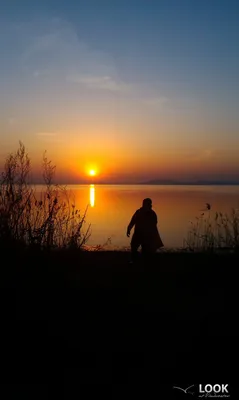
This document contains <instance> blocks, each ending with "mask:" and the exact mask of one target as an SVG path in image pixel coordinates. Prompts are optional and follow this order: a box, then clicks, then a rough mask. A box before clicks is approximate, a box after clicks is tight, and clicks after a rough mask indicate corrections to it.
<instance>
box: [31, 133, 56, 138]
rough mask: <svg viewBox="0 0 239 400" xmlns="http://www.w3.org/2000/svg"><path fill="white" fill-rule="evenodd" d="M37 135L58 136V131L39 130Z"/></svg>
mask: <svg viewBox="0 0 239 400" xmlns="http://www.w3.org/2000/svg"><path fill="white" fill-rule="evenodd" d="M36 136H40V137H56V136H57V133H56V132H37V133H36Z"/></svg>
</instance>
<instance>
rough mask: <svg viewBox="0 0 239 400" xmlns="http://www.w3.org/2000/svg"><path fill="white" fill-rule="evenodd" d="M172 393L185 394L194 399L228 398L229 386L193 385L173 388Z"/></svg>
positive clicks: (226, 384) (225, 384)
mask: <svg viewBox="0 0 239 400" xmlns="http://www.w3.org/2000/svg"><path fill="white" fill-rule="evenodd" d="M173 389H174V391H175V392H176V391H177V392H178V393H179V392H181V394H182V393H185V394H187V395H189V396H194V397H196V398H217V399H218V398H229V397H230V393H229V384H228V383H223V384H219V383H216V384H209V383H208V384H206V385H205V384H202V383H200V384H198V385H197V384H193V385H190V386H187V387H186V388H185V387H184V386H173Z"/></svg>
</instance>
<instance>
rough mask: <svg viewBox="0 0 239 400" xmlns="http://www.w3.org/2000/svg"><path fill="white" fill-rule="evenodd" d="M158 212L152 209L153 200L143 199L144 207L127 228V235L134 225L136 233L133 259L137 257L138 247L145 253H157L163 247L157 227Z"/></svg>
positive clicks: (133, 244)
mask: <svg viewBox="0 0 239 400" xmlns="http://www.w3.org/2000/svg"><path fill="white" fill-rule="evenodd" d="M157 223H158V219H157V214H156V213H155V211H153V210H152V200H151V199H149V198H147V199H144V200H143V204H142V207H141V208H139V209H138V210H137V211H136V212H135V213H134V215H133V217H132V218H131V221H130V223H129V225H128V228H127V236H128V237H129V236H130V231H131V229H132V228H133V227H135V228H134V234H133V236H132V239H131V254H132V261H134V260H135V259H136V257H137V252H138V248H139V247H140V246H141V248H142V253H143V254H147V255H148V254H152V253H155V252H156V250H157V249H159V248H160V247H163V246H164V245H163V242H162V240H161V238H160V235H159V232H158V228H157Z"/></svg>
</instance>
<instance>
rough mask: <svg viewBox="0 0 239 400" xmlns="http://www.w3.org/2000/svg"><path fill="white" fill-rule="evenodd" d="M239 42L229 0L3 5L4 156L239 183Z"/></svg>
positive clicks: (113, 173) (237, 9)
mask: <svg viewBox="0 0 239 400" xmlns="http://www.w3.org/2000/svg"><path fill="white" fill-rule="evenodd" d="M238 39H239V5H238V2H236V1H230V0H228V1H226V0H225V1H219V0H207V1H197V0H195V1H192V0H191V1H189V0H188V1H185V0H180V1H178V0H177V1H176V0H174V1H172V0H167V1H160V0H157V1H154V0H152V1H150V0H148V1H146V0H145V1H141V0H137V1H133V0H131V1H130V0H128V1H124V0H121V1H118V0H114V1H104V0H98V1H96V0H95V1H91V0H87V1H77V2H76V1H71V0H68V1H65V0H64V1H51V0H48V1H44V0H42V1H34V0H32V1H24V0H21V1H18V0H15V1H14V0H12V1H10V0H8V1H5V0H1V1H0V52H1V64H0V139H1V142H2V150H1V153H0V159H1V158H2V159H3V157H4V156H5V154H6V153H7V152H9V151H11V150H12V149H14V148H16V146H17V143H18V141H19V140H22V141H23V142H24V143H25V145H26V147H27V148H28V149H29V152H30V153H32V154H33V156H34V159H35V160H37V159H38V158H39V157H40V155H41V154H42V152H43V151H44V149H45V148H47V149H48V150H49V151H50V154H51V155H52V157H53V158H54V159H56V161H57V162H58V163H59V162H61V163H62V165H64V170H65V171H67V173H66V176H67V174H68V176H69V175H72V174H73V175H74V177H76V175H75V174H76V172H75V171H76V168H79V174H82V173H83V171H81V166H78V164H77V163H78V161H77V160H79V159H82V160H83V163H84V165H85V164H87V163H96V164H98V165H99V170H101V171H102V176H103V175H104V173H103V172H104V171H105V174H106V176H108V177H111V178H112V179H113V177H114V178H115V179H118V180H119V181H120V180H121V179H122V180H127V179H132V176H135V179H136V181H137V179H140V180H141V179H142V178H147V177H149V178H154V177H158V176H159V177H165V176H169V177H170V178H171V177H174V176H175V177H177V176H181V177H185V179H186V178H191V177H203V176H204V177H205V176H210V177H214V176H222V175H225V177H226V178H228V177H229V178H230V177H234V176H238V178H239V174H238V175H237V173H238V171H239V168H238V167H239V162H238V161H237V150H238V148H239V134H238V127H239V123H238V117H237V116H238V111H239V80H238V76H237V75H238V71H239V47H238ZM102 143H103V144H104V145H103V144H102ZM83 148H84V151H83ZM86 152H88V154H89V152H90V157H89V156H88V159H89V158H92V159H89V160H87V156H86ZM106 157H107V158H108V164H107V165H106V164H104V162H103V161H102V160H105V158H106ZM70 159H71V160H72V161H71V162H70V161H69V160H70ZM159 159H160V160H159ZM149 160H150V162H149ZM36 163H37V161H36ZM76 164H77V167H76ZM106 171H107V173H106ZM63 175H64V173H63V171H62V176H63Z"/></svg>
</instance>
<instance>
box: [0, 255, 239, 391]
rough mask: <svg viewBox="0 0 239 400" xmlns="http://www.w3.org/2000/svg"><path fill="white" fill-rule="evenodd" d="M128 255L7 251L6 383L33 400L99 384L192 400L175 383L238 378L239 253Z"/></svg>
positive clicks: (4, 273)
mask: <svg viewBox="0 0 239 400" xmlns="http://www.w3.org/2000/svg"><path fill="white" fill-rule="evenodd" d="M128 261H129V254H128V253H123V252H112V253H111V252H97V253H69V252H65V253H55V254H44V255H43V254H37V253H32V254H30V255H29V254H28V255H26V254H22V255H18V254H16V253H15V254H14V252H13V253H12V254H8V258H7V259H6V260H5V262H4V263H3V265H2V270H1V275H2V279H1V295H2V296H1V304H2V309H3V311H2V332H3V333H4V335H3V339H2V349H3V350H4V355H3V357H2V363H3V367H4V372H3V374H2V376H1V378H2V382H3V384H4V386H6V387H8V388H9V389H12V388H17V389H19V390H23V392H24V391H30V392H31V394H32V399H35V398H36V393H37V394H39V395H40V397H41V398H42V399H46V398H60V397H61V398H67V399H68V398H69V399H74V398H77V399H80V398H82V399H84V398H90V397H91V396H89V393H90V392H91V390H92V389H96V391H98V395H97V397H102V395H101V394H100V393H102V391H103V393H104V397H105V396H106V395H108V394H110V395H111V396H112V398H116V397H119V398H125V397H128V396H130V397H131V398H132V399H137V398H138V397H139V395H140V394H141V395H142V393H143V394H144V395H143V397H144V398H145V399H153V398H172V395H173V394H174V395H175V396H176V392H177V398H180V395H181V396H183V395H184V396H186V397H185V398H188V397H187V396H189V395H188V394H187V395H185V394H184V393H183V392H182V391H181V392H180V391H179V390H178V391H177V390H175V389H172V385H175V386H181V387H184V388H185V387H187V383H186V382H189V383H188V386H189V385H190V384H199V383H203V382H206V383H210V384H214V383H219V384H222V383H230V382H232V381H233V380H234V378H235V376H236V371H237V355H238V353H237V348H238V346H237V343H238V328H237V324H238V322H237V319H238V306H237V303H238V294H237V293H238V281H237V269H238V267H239V263H238V256H235V255H221V256H216V255H203V254H177V253H175V254H173V253H172V254H158V255H157V257H155V259H154V260H151V261H150V262H143V261H139V262H138V264H136V265H133V266H132V265H129V263H128ZM234 365H235V366H234ZM98 385H99V386H98ZM231 390H232V389H231ZM126 394H127V396H126ZM15 398H18V397H15ZM192 398H193V397H192Z"/></svg>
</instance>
